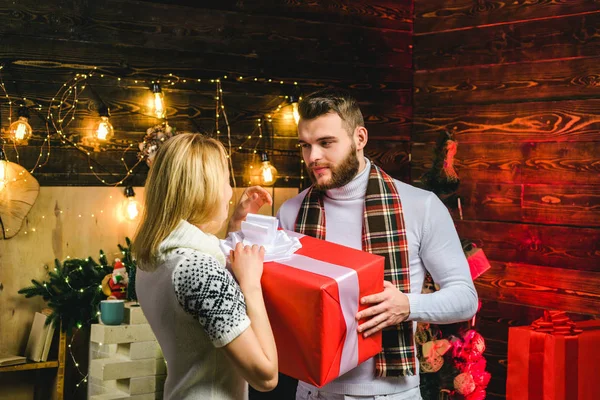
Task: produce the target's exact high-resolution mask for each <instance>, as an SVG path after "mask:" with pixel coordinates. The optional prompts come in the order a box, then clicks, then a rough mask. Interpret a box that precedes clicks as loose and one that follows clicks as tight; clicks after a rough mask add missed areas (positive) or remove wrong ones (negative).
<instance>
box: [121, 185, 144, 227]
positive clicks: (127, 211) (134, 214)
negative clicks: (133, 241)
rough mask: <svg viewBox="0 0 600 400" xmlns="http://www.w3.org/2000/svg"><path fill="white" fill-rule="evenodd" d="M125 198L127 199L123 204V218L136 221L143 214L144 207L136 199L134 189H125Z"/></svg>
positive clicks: (129, 187)
mask: <svg viewBox="0 0 600 400" xmlns="http://www.w3.org/2000/svg"><path fill="white" fill-rule="evenodd" d="M125 196H126V197H127V199H125V201H124V202H123V206H122V207H123V218H125V220H127V221H136V220H137V219H138V218H139V216H140V214H141V213H142V205H141V204H140V203H139V202H138V201H137V200H136V199H135V192H134V191H133V187H131V186H127V187H126V188H125Z"/></svg>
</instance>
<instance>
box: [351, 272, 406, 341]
mask: <svg viewBox="0 0 600 400" xmlns="http://www.w3.org/2000/svg"><path fill="white" fill-rule="evenodd" d="M360 302H361V304H374V305H373V306H371V307H369V308H366V309H364V310H362V311H361V312H359V313H358V314H356V319H357V320H361V319H364V318H369V320H368V321H367V322H365V323H364V324H361V325H359V326H358V332H359V333H363V336H364V337H368V336H371V335H372V334H374V333H376V332H378V331H380V330H382V329H384V328H387V327H388V326H394V325H398V324H399V323H401V322H403V321H404V320H406V319H407V318H408V316H409V314H410V304H409V302H408V296H406V295H405V294H404V293H402V292H401V291H399V290H398V289H397V288H396V286H395V285H393V284H392V283H391V282H388V281H383V292H381V293H376V294H372V295H370V296H365V297H363V298H362V299H361V301H360Z"/></svg>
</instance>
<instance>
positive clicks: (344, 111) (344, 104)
mask: <svg viewBox="0 0 600 400" xmlns="http://www.w3.org/2000/svg"><path fill="white" fill-rule="evenodd" d="M330 112H335V113H336V114H337V115H339V117H340V118H341V119H342V122H343V125H344V128H345V129H346V131H347V132H348V134H349V135H353V134H354V130H355V129H356V128H357V127H359V126H365V121H364V119H363V115H362V113H361V112H360V108H359V107H358V103H357V101H356V99H355V98H354V97H352V96H351V95H350V93H348V92H346V91H345V90H341V89H322V90H319V91H317V92H314V93H311V94H309V95H308V96H306V97H304V98H302V100H301V101H300V104H298V113H299V114H300V118H302V119H314V118H317V117H320V116H322V115H325V114H327V113H330Z"/></svg>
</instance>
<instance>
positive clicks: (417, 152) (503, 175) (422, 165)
mask: <svg viewBox="0 0 600 400" xmlns="http://www.w3.org/2000/svg"><path fill="white" fill-rule="evenodd" d="M434 148H435V144H434V143H420V142H413V143H412V161H411V175H412V177H413V180H414V182H417V183H418V181H419V180H420V179H421V176H422V175H423V174H424V173H425V172H426V171H428V170H429V169H430V168H431V166H432V164H433V157H434ZM522 157H523V156H522V152H521V149H520V147H519V145H518V144H511V143H498V144H496V143H494V144H493V145H488V144H480V143H465V144H462V143H459V145H458V153H457V155H456V157H455V166H456V169H457V172H458V175H459V177H460V179H461V180H465V181H487V182H494V183H496V182H506V183H520V181H521V165H522V161H521V160H522Z"/></svg>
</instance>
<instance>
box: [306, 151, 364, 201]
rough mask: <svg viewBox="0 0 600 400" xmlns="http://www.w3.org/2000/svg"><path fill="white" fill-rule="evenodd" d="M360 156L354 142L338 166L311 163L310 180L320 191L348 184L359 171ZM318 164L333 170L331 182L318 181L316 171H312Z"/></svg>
mask: <svg viewBox="0 0 600 400" xmlns="http://www.w3.org/2000/svg"><path fill="white" fill-rule="evenodd" d="M359 165H360V164H359V163H358V157H357V154H356V146H355V145H354V144H352V147H351V148H350V151H349V152H348V155H347V156H346V158H344V160H343V161H342V162H341V163H340V165H338V166H334V165H331V164H311V165H309V168H310V169H309V171H308V176H309V177H310V180H311V181H312V182H313V184H314V187H315V189H317V190H319V191H322V192H324V191H326V190H329V189H336V188H340V187H342V186H345V185H347V184H348V183H349V182H350V181H351V180H352V179H354V177H355V176H356V174H357V173H358V167H359ZM316 166H326V167H328V168H329V170H330V171H331V179H330V180H329V182H325V183H321V184H319V183H317V178H316V177H315V173H314V172H313V171H312V168H314V167H316Z"/></svg>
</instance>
